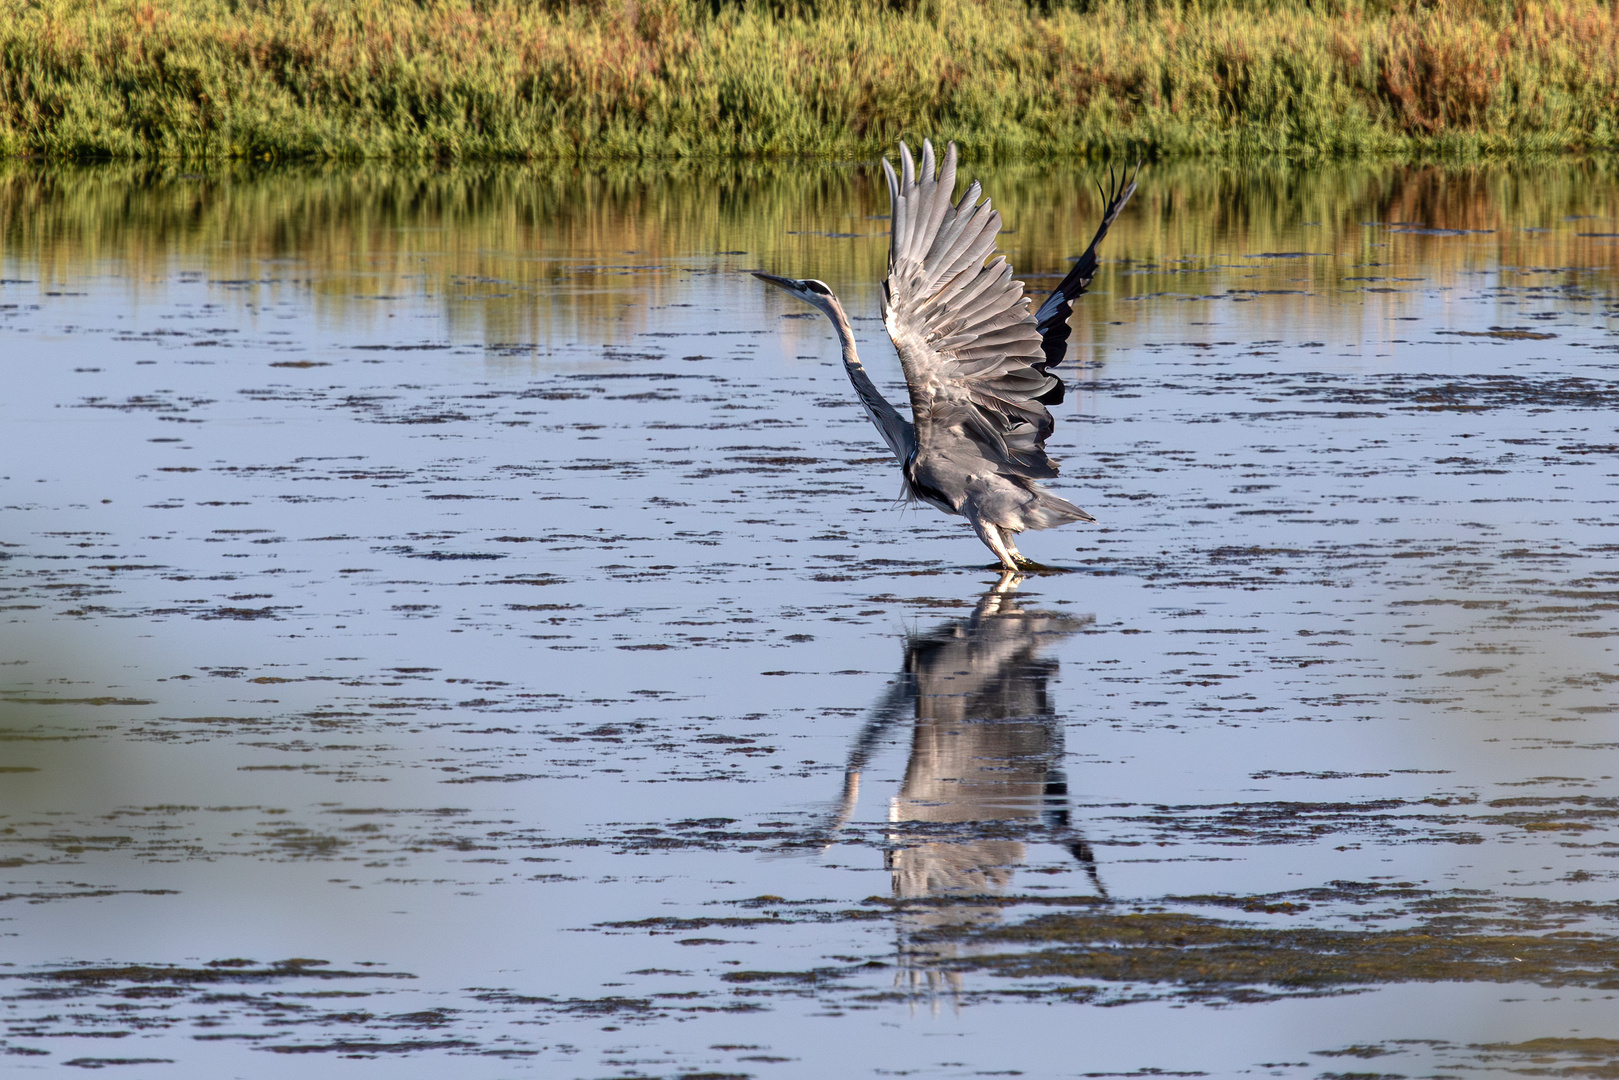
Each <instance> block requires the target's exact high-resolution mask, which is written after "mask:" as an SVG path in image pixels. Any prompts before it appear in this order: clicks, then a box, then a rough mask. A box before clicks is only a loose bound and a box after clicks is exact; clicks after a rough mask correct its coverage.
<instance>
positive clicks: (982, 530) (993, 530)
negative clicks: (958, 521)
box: [973, 518, 1018, 570]
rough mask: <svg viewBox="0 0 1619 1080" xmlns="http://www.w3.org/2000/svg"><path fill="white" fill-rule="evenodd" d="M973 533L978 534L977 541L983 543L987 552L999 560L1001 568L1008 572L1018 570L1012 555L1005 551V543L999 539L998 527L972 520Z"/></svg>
mask: <svg viewBox="0 0 1619 1080" xmlns="http://www.w3.org/2000/svg"><path fill="white" fill-rule="evenodd" d="M973 532H975V533H977V534H978V539H980V540H982V541H983V542H984V546H985V547H987V548H989V550H991V551H993V552H994V553H995V557H996V558H997V559H999V560H1001V565H1002V566H1003V567H1005V568H1006V569H1008V570H1016V569H1017V568H1018V564H1017V560H1016V559H1014V558H1013V557H1012V553H1011V552H1010V551H1008V550H1006V541H1004V540H1002V539H1001V530H1000V528H999V526H996V525H991V524H990V523H989V522H987V521H979V520H978V519H976V518H974V519H973Z"/></svg>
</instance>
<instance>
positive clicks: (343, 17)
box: [0, 0, 1619, 161]
mask: <svg viewBox="0 0 1619 1080" xmlns="http://www.w3.org/2000/svg"><path fill="white" fill-rule="evenodd" d="M922 135H930V136H933V137H935V138H953V139H956V140H958V141H959V142H961V143H962V144H963V146H964V148H968V149H969V150H970V153H971V154H973V155H975V156H977V157H978V158H979V159H981V160H982V159H985V158H1022V159H1040V158H1053V157H1106V156H1123V157H1127V158H1128V157H1135V156H1144V157H1178V156H1188V155H1223V156H1259V155H1270V154H1285V155H1290V156H1295V157H1298V156H1310V157H1342V156H1357V155H1374V154H1375V155H1405V156H1419V157H1420V156H1434V157H1445V158H1467V157H1476V156H1481V155H1494V154H1524V153H1537V152H1564V151H1568V150H1577V151H1602V150H1612V149H1615V148H1616V147H1619V7H1616V6H1615V5H1614V4H1613V3H1610V2H1608V0H1471V2H1468V0H1459V2H1455V3H1451V2H1446V3H1440V4H1432V5H1430V4H1429V3H1428V2H1427V0H1386V2H1383V0H1274V2H1271V3H1264V4H1259V3H1244V2H1242V0H1225V2H1220V0H1212V2H1205V0H1159V2H1153V0H1077V2H1076V3H1074V4H1072V5H1071V6H1063V5H1061V4H1060V3H1058V2H1057V0H1049V2H1040V0H1036V2H1034V3H1028V2H1025V0H897V2H894V3H887V4H884V3H878V2H873V0H573V2H568V0H554V2H546V0H416V2H400V0H0V154H6V155H25V154H27V155H44V156H50V157H58V158H86V157H106V158H124V159H148V160H153V159H169V160H188V159H196V160H204V159H221V158H237V159H265V158H268V159H295V158H302V159H354V158H388V159H394V160H402V161H409V160H415V161H430V160H479V159H482V160H495V159H534V160H567V159H638V158H661V159H667V158H679V157H693V158H726V157H789V156H791V157H821V158H869V157H871V156H873V155H875V154H877V153H879V152H881V151H882V150H884V149H886V148H888V147H890V146H892V144H893V141H894V140H895V139H897V138H900V137H902V136H906V137H912V138H916V137H920V136H922Z"/></svg>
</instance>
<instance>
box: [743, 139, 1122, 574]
mask: <svg viewBox="0 0 1619 1080" xmlns="http://www.w3.org/2000/svg"><path fill="white" fill-rule="evenodd" d="M899 150H900V160H901V171H900V173H899V174H898V175H896V174H895V172H894V167H893V166H892V165H891V164H889V162H888V159H887V158H886V157H885V158H884V159H883V173H884V175H886V176H887V178H888V195H889V200H890V202H891V204H892V221H891V224H890V226H889V247H888V277H887V278H886V280H885V281H884V282H883V304H882V312H883V323H884V325H885V326H886V327H887V329H888V336H889V337H890V338H891V339H892V340H893V342H894V348H895V350H896V351H897V352H898V353H899V360H900V366H901V367H902V368H903V369H904V372H905V382H906V385H907V387H908V388H909V390H910V398H911V401H910V404H911V418H910V419H909V420H907V419H905V417H904V416H902V415H901V414H900V412H899V410H898V409H896V408H894V406H893V405H891V404H889V402H888V400H887V399H886V398H884V397H883V395H882V394H881V393H880V392H879V391H878V389H877V387H876V385H875V384H873V383H872V381H871V376H870V375H868V374H867V373H866V369H865V367H864V366H863V365H862V364H861V362H860V356H859V354H858V353H857V352H856V350H855V341H854V333H853V331H852V330H851V329H850V326H849V317H848V316H847V315H846V314H844V311H843V305H842V304H841V303H840V302H839V301H838V298H837V296H835V295H834V294H833V292H832V290H831V289H829V288H827V286H826V283H825V282H822V281H817V280H814V279H809V280H804V281H799V280H795V279H793V278H786V277H777V276H776V275H774V274H766V273H762V272H759V271H754V276H755V277H758V278H760V279H761V280H763V281H767V282H769V283H770V284H772V285H776V286H778V287H780V288H782V289H784V290H786V291H787V292H789V293H791V294H792V295H794V296H796V297H798V298H799V299H800V300H803V301H805V302H806V303H808V304H810V305H811V306H812V307H815V308H817V309H819V310H820V311H821V312H823V313H825V315H826V316H827V318H829V319H831V320H832V325H833V327H834V328H835V329H836V331H837V335H838V341H839V343H840V344H841V345H842V347H843V367H844V370H845V371H847V372H848V374H849V381H850V382H851V383H853V384H854V389H855V393H856V394H857V395H858V396H859V398H860V404H861V406H862V407H863V408H864V409H865V412H866V415H867V416H868V417H870V418H871V422H872V423H873V424H875V425H876V426H877V430H878V431H879V432H880V433H881V434H882V437H883V441H884V442H885V443H887V444H888V448H889V450H891V451H892V452H893V454H894V457H895V458H896V459H897V460H898V461H899V465H900V471H901V473H902V475H903V481H902V487H901V489H900V497H901V498H902V499H904V500H906V501H917V500H920V501H922V502H925V503H927V504H928V505H930V506H933V507H936V508H937V509H939V510H941V511H943V512H944V513H946V514H952V515H956V516H960V517H965V518H966V519H967V520H968V522H970V523H971V524H972V527H973V530H974V531H975V532H976V533H977V534H978V538H979V539H980V540H982V541H983V542H984V543H985V545H987V546H988V547H989V549H990V550H991V551H993V552H994V553H995V557H996V558H997V559H998V560H1000V564H1001V566H1002V567H1003V568H1005V569H1007V570H1017V569H1020V568H1023V567H1029V566H1033V565H1034V563H1032V562H1031V560H1029V559H1027V558H1025V557H1024V555H1023V554H1022V553H1021V552H1019V551H1018V549H1017V541H1016V535H1017V534H1018V533H1020V532H1022V531H1024V530H1025V529H1050V528H1053V527H1055V526H1057V525H1065V524H1067V523H1068V522H1070V521H1094V520H1096V519H1095V518H1093V517H1091V515H1089V514H1087V513H1086V512H1085V511H1083V510H1081V509H1080V508H1079V507H1077V506H1075V505H1074V504H1073V503H1071V502H1068V501H1066V500H1064V499H1060V498H1058V497H1057V496H1055V495H1053V494H1052V493H1051V492H1049V491H1047V490H1046V489H1045V488H1043V487H1041V486H1040V484H1039V483H1038V482H1037V481H1040V480H1044V479H1049V478H1051V477H1053V476H1056V475H1057V463H1056V462H1055V461H1052V460H1051V458H1049V457H1048V456H1046V451H1045V443H1046V438H1047V437H1048V436H1049V435H1050V434H1051V432H1052V430H1053V428H1054V427H1055V423H1054V421H1053V420H1052V417H1051V413H1050V411H1049V410H1048V409H1047V408H1046V407H1047V406H1048V405H1055V404H1058V403H1059V402H1061V401H1062V399H1063V384H1062V380H1061V379H1060V378H1058V377H1056V376H1055V375H1052V374H1051V373H1050V369H1051V368H1054V367H1056V366H1057V365H1058V364H1060V363H1062V360H1063V356H1064V355H1065V354H1066V352H1067V351H1068V333H1069V329H1068V316H1069V315H1070V314H1071V313H1072V311H1073V308H1072V307H1071V306H1070V305H1071V304H1072V302H1073V300H1074V299H1075V298H1077V297H1078V296H1079V295H1080V294H1081V293H1083V292H1084V291H1085V290H1086V288H1087V287H1088V286H1089V285H1090V283H1091V279H1092V278H1093V277H1095V275H1096V249H1097V247H1098V246H1099V245H1100V244H1101V242H1102V238H1103V237H1104V236H1106V235H1107V230H1108V227H1109V226H1111V225H1112V224H1113V222H1114V220H1115V219H1116V218H1117V217H1118V216H1119V212H1120V211H1122V210H1123V209H1124V204H1125V203H1127V202H1129V200H1130V196H1131V195H1133V194H1135V190H1136V182H1135V178H1133V177H1131V176H1130V175H1129V174H1128V173H1127V174H1126V175H1124V176H1123V177H1121V178H1119V179H1118V180H1116V181H1113V183H1112V187H1111V190H1109V191H1106V192H1104V193H1103V198H1104V200H1105V201H1106V204H1107V209H1106V210H1105V211H1103V214H1102V224H1101V226H1100V227H1099V228H1097V230H1096V235H1095V237H1094V238H1092V240H1091V245H1090V247H1089V248H1087V249H1086V251H1085V253H1084V254H1083V255H1081V256H1080V257H1079V261H1078V262H1076V263H1075V264H1074V267H1073V269H1071V270H1070V271H1069V272H1068V274H1067V276H1065V277H1064V278H1063V279H1062V281H1061V283H1060V284H1058V286H1057V288H1056V290H1055V291H1054V292H1052V294H1051V295H1050V296H1049V297H1047V298H1046V300H1045V302H1044V303H1043V304H1041V305H1040V306H1039V307H1038V308H1035V309H1033V310H1031V309H1030V298H1029V296H1028V294H1027V293H1026V292H1025V291H1024V286H1023V282H1021V281H1016V280H1014V279H1013V278H1012V267H1011V266H1010V265H1009V264H1008V263H1007V261H1006V259H1005V257H1004V256H996V257H995V258H994V260H993V261H989V262H986V260H987V259H988V258H989V256H990V255H991V254H992V253H993V252H994V250H995V243H996V238H997V236H998V235H999V233H1000V229H1001V215H1000V214H999V213H998V212H996V211H995V210H994V209H992V208H991V206H990V203H989V200H987V199H986V200H985V201H984V202H983V203H982V204H981V205H980V204H979V203H978V197H979V195H980V193H981V189H980V187H979V185H978V182H977V181H974V182H973V183H972V184H970V185H968V187H967V190H966V192H965V193H964V194H963V195H962V197H961V200H960V201H959V202H955V203H952V202H951V199H950V197H951V195H952V194H953V193H954V191H955V186H956V145H955V143H950V144H949V145H948V146H946V148H945V152H944V161H943V163H942V164H937V163H936V161H935V158H934V153H933V145H932V144H931V143H930V142H928V141H926V140H924V141H923V143H922V163H921V164H922V167H921V171H920V174H918V171H917V168H916V163H915V161H914V160H913V159H912V157H911V151H910V148H909V147H907V146H906V145H905V144H904V143H903V142H902V143H900V147H899ZM936 164H937V169H936V168H935V166H936ZM1139 172H1140V169H1139V166H1138V168H1137V174H1138V175H1139Z"/></svg>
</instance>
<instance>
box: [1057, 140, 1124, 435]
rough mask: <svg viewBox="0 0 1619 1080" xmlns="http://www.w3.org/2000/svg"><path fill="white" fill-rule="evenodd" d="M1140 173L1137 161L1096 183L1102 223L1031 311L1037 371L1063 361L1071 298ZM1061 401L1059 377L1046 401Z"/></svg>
mask: <svg viewBox="0 0 1619 1080" xmlns="http://www.w3.org/2000/svg"><path fill="white" fill-rule="evenodd" d="M1140 177H1141V165H1140V163H1137V165H1136V170H1135V175H1134V176H1131V175H1130V174H1129V172H1128V170H1127V171H1126V173H1125V175H1124V176H1122V177H1120V178H1119V179H1118V180H1114V179H1113V176H1112V170H1109V172H1108V180H1109V190H1107V191H1103V190H1102V189H1101V185H1100V184H1098V185H1097V191H1098V192H1099V193H1100V194H1101V196H1102V201H1103V203H1104V204H1105V205H1106V207H1107V209H1105V210H1103V211H1102V223H1101V224H1100V225H1098V226H1097V228H1096V235H1095V236H1093V237H1091V246H1090V247H1088V248H1086V249H1085V254H1083V255H1081V256H1080V257H1079V259H1078V260H1077V261H1076V262H1075V263H1074V266H1073V268H1072V269H1071V270H1069V271H1068V273H1067V275H1066V276H1064V278H1063V279H1062V281H1061V283H1059V284H1058V286H1057V287H1056V289H1054V290H1053V291H1052V293H1051V295H1050V296H1048V297H1046V300H1045V303H1043V304H1041V305H1040V308H1039V310H1038V311H1036V312H1035V313H1034V319H1035V323H1036V324H1037V325H1038V327H1039V329H1040V348H1041V351H1042V352H1043V353H1044V354H1045V359H1044V360H1043V361H1042V362H1041V363H1040V364H1039V365H1038V366H1039V368H1040V370H1041V371H1049V370H1050V369H1052V368H1054V367H1056V366H1057V365H1058V364H1060V363H1062V362H1063V358H1064V357H1066V356H1067V355H1068V335H1069V332H1070V331H1069V327H1068V316H1070V315H1072V314H1073V311H1074V308H1073V301H1074V300H1077V299H1078V298H1079V297H1080V296H1081V295H1083V294H1084V292H1085V290H1087V289H1088V288H1090V284H1091V281H1092V279H1094V278H1095V277H1096V267H1097V256H1096V252H1097V249H1098V248H1100V247H1101V245H1102V238H1103V237H1105V236H1106V235H1107V231H1108V229H1109V228H1111V227H1112V225H1113V222H1114V221H1116V220H1117V219H1118V216H1119V214H1120V213H1121V212H1122V211H1123V210H1124V204H1125V203H1127V202H1129V201H1130V196H1132V195H1134V194H1135V193H1136V181H1137V180H1138V179H1140ZM1061 402H1062V382H1061V380H1059V381H1058V382H1057V384H1056V386H1055V388H1054V389H1053V391H1052V394H1051V396H1050V397H1049V398H1047V399H1046V404H1048V405H1057V404H1061Z"/></svg>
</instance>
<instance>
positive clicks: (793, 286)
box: [749, 270, 804, 293]
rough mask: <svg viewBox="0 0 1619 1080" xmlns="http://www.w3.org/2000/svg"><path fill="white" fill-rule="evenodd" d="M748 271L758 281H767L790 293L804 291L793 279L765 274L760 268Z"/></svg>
mask: <svg viewBox="0 0 1619 1080" xmlns="http://www.w3.org/2000/svg"><path fill="white" fill-rule="evenodd" d="M749 273H751V274H752V275H753V276H754V277H756V278H758V279H759V280H760V281H768V282H770V284H772V285H774V286H776V287H777V288H781V289H786V290H787V291H788V292H791V293H801V292H803V291H804V289H803V286H801V285H800V284H799V283H798V282H796V281H794V280H793V279H792V278H784V277H777V276H776V275H775V274H767V273H765V272H764V271H762V270H750V271H749Z"/></svg>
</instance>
